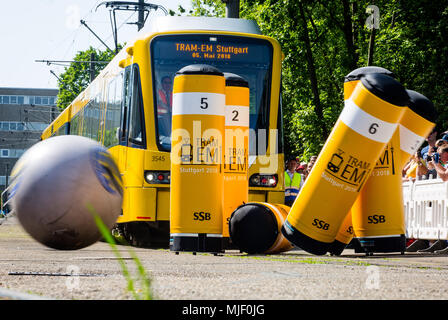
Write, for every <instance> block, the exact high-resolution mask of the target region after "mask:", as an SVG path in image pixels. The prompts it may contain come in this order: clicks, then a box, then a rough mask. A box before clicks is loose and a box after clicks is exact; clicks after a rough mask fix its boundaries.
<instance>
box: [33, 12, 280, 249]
mask: <svg viewBox="0 0 448 320" xmlns="http://www.w3.org/2000/svg"><path fill="white" fill-rule="evenodd" d="M281 60H282V52H281V48H280V45H279V44H278V42H277V41H276V40H274V39H272V38H269V37H266V36H263V35H262V34H261V32H260V30H259V28H258V26H257V24H256V23H255V22H254V21H249V20H243V19H224V18H205V17H170V16H167V17H158V18H155V19H154V20H153V21H151V23H149V24H147V26H145V27H144V28H143V29H142V30H141V31H140V32H138V34H137V36H136V38H135V39H134V40H132V41H129V42H128V43H127V45H126V47H125V48H123V49H122V50H121V51H120V52H119V53H118V54H117V55H116V56H115V58H114V59H113V60H112V61H111V62H110V63H109V64H108V65H107V66H106V67H105V68H104V69H103V70H102V71H101V73H100V74H99V75H98V76H97V77H96V78H95V79H94V81H92V83H91V84H90V85H89V86H88V87H87V88H86V89H85V90H84V91H83V92H82V93H81V94H80V95H79V96H78V97H77V98H76V99H75V100H74V101H73V102H72V103H71V104H70V105H69V106H68V107H67V108H66V109H65V110H64V111H63V112H62V113H61V114H60V115H59V117H58V118H56V119H55V120H54V121H53V123H51V124H50V125H49V126H48V128H46V129H45V131H44V132H43V134H42V139H46V138H49V137H51V136H55V135H62V134H72V135H82V136H86V137H89V138H91V139H94V140H97V141H99V142H101V143H102V144H103V145H104V146H105V147H107V148H108V149H109V151H110V153H111V154H112V155H113V157H114V159H115V161H116V163H117V165H118V167H119V170H120V173H121V175H122V178H123V184H124V199H123V208H122V214H121V215H120V217H119V218H118V220H117V227H118V229H119V230H120V231H121V233H122V234H123V236H124V237H125V239H126V240H128V241H129V242H130V243H131V244H133V245H140V246H150V245H162V246H168V243H169V220H170V208H169V206H170V149H171V141H170V136H171V101H172V96H170V91H171V90H172V82H173V79H174V76H175V73H176V72H177V71H178V70H180V69H181V68H183V67H184V66H187V65H191V64H208V65H212V66H215V67H217V68H218V69H219V70H221V71H222V72H229V73H234V74H237V75H239V76H241V77H243V78H245V79H246V80H247V81H248V82H249V89H250V117H249V126H250V129H249V133H250V146H249V163H248V164H247V165H248V166H249V201H260V202H270V203H284V187H283V175H284V155H283V141H282V139H283V137H282V114H281V89H280V86H281V84H280V78H281ZM235 116H237V115H235ZM192 188H194V186H192Z"/></svg>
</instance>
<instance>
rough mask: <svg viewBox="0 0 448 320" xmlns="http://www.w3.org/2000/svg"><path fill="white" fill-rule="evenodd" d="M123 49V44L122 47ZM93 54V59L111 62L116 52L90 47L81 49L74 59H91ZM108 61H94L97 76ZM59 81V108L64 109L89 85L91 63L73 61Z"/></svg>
mask: <svg viewBox="0 0 448 320" xmlns="http://www.w3.org/2000/svg"><path fill="white" fill-rule="evenodd" d="M119 49H121V46H120V48H119ZM91 54H93V61H106V62H109V61H110V60H112V58H113V57H114V56H115V52H112V51H110V50H105V51H101V50H98V49H95V48H93V47H90V48H89V49H87V50H85V51H79V52H78V53H77V54H76V56H75V57H74V58H73V60H74V61H90V57H91ZM106 65H107V64H106V63H94V64H93V68H94V74H95V77H96V76H97V75H98V74H99V73H100V72H101V70H102V69H103V68H104V67H105V66H106ZM60 79H61V80H62V81H61V80H59V81H58V85H59V94H58V104H57V105H58V108H59V110H61V111H62V110H64V109H65V108H67V106H68V105H69V104H70V103H71V102H72V101H73V100H74V99H75V98H76V97H77V96H78V95H79V94H80V93H81V92H82V91H83V90H84V89H85V88H86V87H87V86H88V85H89V83H90V63H88V62H87V63H86V62H79V63H78V62H72V63H71V64H70V66H69V67H66V68H65V70H64V73H62V74H61V75H60Z"/></svg>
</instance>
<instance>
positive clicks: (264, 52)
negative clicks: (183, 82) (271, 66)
mask: <svg viewBox="0 0 448 320" xmlns="http://www.w3.org/2000/svg"><path fill="white" fill-rule="evenodd" d="M207 40H208V41H198V40H193V39H191V38H190V39H174V38H164V39H158V41H156V44H155V46H153V50H154V51H153V54H154V55H155V58H156V59H164V60H165V59H167V60H171V59H173V60H177V59H182V60H191V61H194V60H196V61H197V60H200V61H203V62H206V61H217V60H219V61H223V62H224V61H228V62H242V63H244V62H251V63H265V62H266V61H269V59H270V48H269V47H270V46H269V44H267V43H266V42H265V41H253V39H252V41H248V42H242V41H235V42H233V41H219V40H218V41H210V40H209V39H207Z"/></svg>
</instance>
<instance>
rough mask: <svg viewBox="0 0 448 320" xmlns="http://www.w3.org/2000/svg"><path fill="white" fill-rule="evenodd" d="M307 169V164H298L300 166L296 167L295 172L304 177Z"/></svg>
mask: <svg viewBox="0 0 448 320" xmlns="http://www.w3.org/2000/svg"><path fill="white" fill-rule="evenodd" d="M307 167H308V163H306V162H302V163H300V165H298V166H297V169H296V172H298V173H300V174H302V175H304V174H305V172H306V169H307Z"/></svg>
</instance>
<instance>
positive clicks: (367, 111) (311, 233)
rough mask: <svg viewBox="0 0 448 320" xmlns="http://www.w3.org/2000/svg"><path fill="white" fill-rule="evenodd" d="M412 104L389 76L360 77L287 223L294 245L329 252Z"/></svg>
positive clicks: (284, 229)
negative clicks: (406, 109) (406, 110)
mask: <svg viewBox="0 0 448 320" xmlns="http://www.w3.org/2000/svg"><path fill="white" fill-rule="evenodd" d="M408 101H409V97H408V95H407V93H406V90H405V89H404V87H403V86H402V85H401V84H400V83H399V82H397V81H396V80H394V79H393V78H391V77H389V76H387V75H383V74H367V75H365V76H363V77H362V78H361V81H360V82H358V84H357V85H356V87H355V89H354V91H353V94H352V95H351V98H350V99H349V100H347V101H346V103H345V107H344V109H343V111H342V112H341V115H340V116H339V119H338V121H337V123H336V125H335V126H334V128H333V131H332V133H331V134H330V136H329V138H328V139H327V142H326V143H325V145H324V147H323V148H322V151H321V153H320V154H319V157H318V158H317V161H316V163H315V165H314V167H313V170H312V171H311V173H310V175H309V176H308V178H307V180H306V182H305V185H304V186H303V187H302V190H301V191H300V193H299V195H298V197H297V198H296V200H295V202H294V204H293V206H292V207H291V210H290V212H289V214H288V217H287V219H286V221H285V223H284V224H283V227H282V232H283V234H284V236H285V237H286V238H287V239H288V240H289V241H290V242H292V243H293V244H294V245H296V246H298V247H300V248H302V249H303V250H305V251H307V252H309V253H312V254H316V255H323V254H325V253H327V252H328V250H329V248H330V246H331V244H332V243H333V241H334V239H335V237H336V234H337V232H338V230H339V228H340V226H341V224H342V222H343V221H344V219H345V217H346V215H347V213H348V211H349V210H350V208H351V207H352V205H353V203H354V202H355V200H356V198H357V196H358V194H359V193H360V192H361V190H362V188H363V187H364V185H365V182H366V181H367V179H368V177H369V176H370V173H371V172H372V170H373V168H374V164H375V162H376V160H377V159H378V158H379V156H380V155H381V153H382V152H383V149H384V147H385V146H386V144H387V143H388V142H389V140H390V139H391V137H392V135H393V133H394V132H395V129H396V128H397V123H398V121H399V120H400V118H401V117H402V114H403V111H404V107H405V106H406V105H407V104H408ZM361 146H362V147H361ZM323 198H325V200H326V201H322V199H323Z"/></svg>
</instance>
